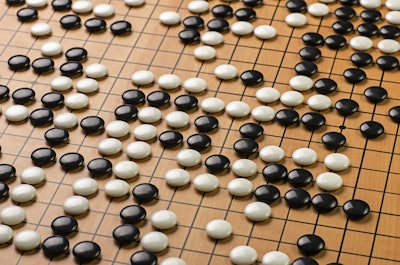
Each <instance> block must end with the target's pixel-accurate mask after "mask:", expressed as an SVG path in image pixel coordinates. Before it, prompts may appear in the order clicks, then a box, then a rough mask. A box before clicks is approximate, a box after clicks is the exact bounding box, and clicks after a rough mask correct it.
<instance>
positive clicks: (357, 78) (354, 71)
mask: <svg viewBox="0 0 400 265" xmlns="http://www.w3.org/2000/svg"><path fill="white" fill-rule="evenodd" d="M343 77H344V78H345V79H346V81H347V82H349V83H350V84H358V83H360V82H362V81H364V80H365V79H366V78H367V74H366V73H365V72H364V71H363V70H361V69H358V68H348V69H346V70H344V72H343Z"/></svg>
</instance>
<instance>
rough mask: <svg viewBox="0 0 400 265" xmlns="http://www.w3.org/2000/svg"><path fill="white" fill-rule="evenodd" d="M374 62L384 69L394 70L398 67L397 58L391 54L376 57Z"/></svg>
mask: <svg viewBox="0 0 400 265" xmlns="http://www.w3.org/2000/svg"><path fill="white" fill-rule="evenodd" d="M376 64H377V65H378V66H379V68H381V69H382V70H384V71H390V70H395V69H397V68H399V59H397V58H396V57H394V56H391V55H382V56H379V57H378V58H377V59H376Z"/></svg>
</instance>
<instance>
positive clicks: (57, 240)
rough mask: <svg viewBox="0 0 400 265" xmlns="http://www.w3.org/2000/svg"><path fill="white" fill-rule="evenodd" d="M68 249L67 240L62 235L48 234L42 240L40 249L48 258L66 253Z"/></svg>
mask: <svg viewBox="0 0 400 265" xmlns="http://www.w3.org/2000/svg"><path fill="white" fill-rule="evenodd" d="M68 249H69V241H68V239H66V238H65V237H64V236H60V235H56V236H50V237H48V238H46V239H45V240H44V241H43V242H42V250H43V252H44V254H45V255H46V256H48V257H50V258H53V257H57V256H60V255H62V254H67V253H68Z"/></svg>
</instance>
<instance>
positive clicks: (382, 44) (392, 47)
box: [378, 39, 400, 53]
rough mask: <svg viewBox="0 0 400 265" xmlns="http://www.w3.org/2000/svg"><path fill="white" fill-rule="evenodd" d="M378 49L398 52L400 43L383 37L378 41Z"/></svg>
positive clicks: (384, 51)
mask: <svg viewBox="0 0 400 265" xmlns="http://www.w3.org/2000/svg"><path fill="white" fill-rule="evenodd" d="M378 49H379V50H380V51H381V52H383V53H396V52H398V51H399V50H400V43H399V42H398V41H396V40H392V39H383V40H381V41H379V42H378Z"/></svg>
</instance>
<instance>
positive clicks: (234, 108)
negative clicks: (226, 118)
mask: <svg viewBox="0 0 400 265" xmlns="http://www.w3.org/2000/svg"><path fill="white" fill-rule="evenodd" d="M225 111H226V112H227V113H228V114H229V115H230V116H232V117H235V118H241V117H244V116H247V115H248V114H249V113H250V107H249V105H248V104H247V103H245V102H243V101H231V102H229V103H228V104H227V105H226V107H225Z"/></svg>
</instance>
